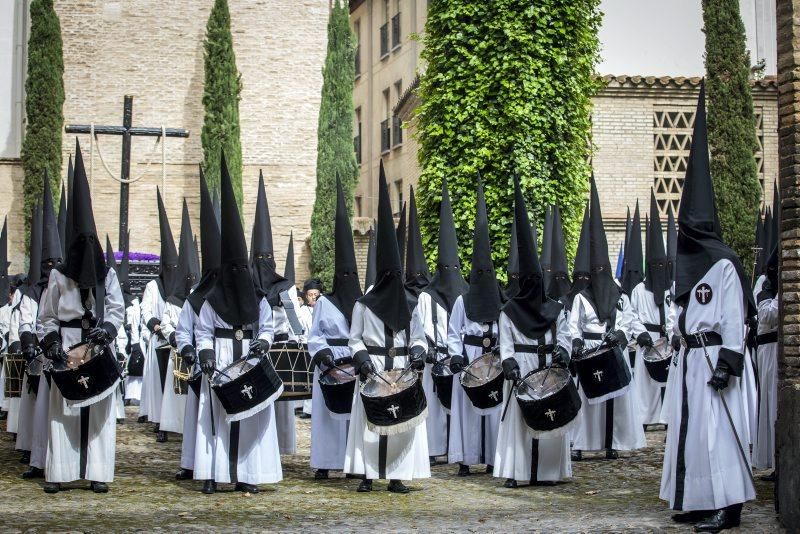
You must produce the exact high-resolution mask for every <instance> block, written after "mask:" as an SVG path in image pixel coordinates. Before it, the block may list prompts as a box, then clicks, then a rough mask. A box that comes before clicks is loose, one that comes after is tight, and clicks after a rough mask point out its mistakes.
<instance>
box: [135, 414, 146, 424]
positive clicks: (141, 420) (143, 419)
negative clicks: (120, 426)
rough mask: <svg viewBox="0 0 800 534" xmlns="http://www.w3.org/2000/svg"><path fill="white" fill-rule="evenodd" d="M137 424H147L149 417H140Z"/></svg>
mask: <svg viewBox="0 0 800 534" xmlns="http://www.w3.org/2000/svg"><path fill="white" fill-rule="evenodd" d="M136 422H137V423H146V422H147V416H146V415H140V416H139V418H138V419H136Z"/></svg>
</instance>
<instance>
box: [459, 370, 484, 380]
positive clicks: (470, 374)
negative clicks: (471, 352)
mask: <svg viewBox="0 0 800 534" xmlns="http://www.w3.org/2000/svg"><path fill="white" fill-rule="evenodd" d="M462 371H463V372H465V373H467V374H468V375H469V376H471V377H472V378H474V379H475V380H477V381H478V382H480V381H481V379H480V378H478V377H477V376H475V375H473V374H472V373H470V372H469V371H467V368H466V367H465V368H464V369H462Z"/></svg>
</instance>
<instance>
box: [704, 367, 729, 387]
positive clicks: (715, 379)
mask: <svg viewBox="0 0 800 534" xmlns="http://www.w3.org/2000/svg"><path fill="white" fill-rule="evenodd" d="M730 379H731V372H730V367H728V364H727V363H725V362H724V361H723V360H719V361H718V362H717V368H716V369H714V374H712V375H711V380H709V381H708V385H709V386H711V387H712V388H714V389H716V390H717V391H722V390H723V389H725V388H726V387H728V381H730Z"/></svg>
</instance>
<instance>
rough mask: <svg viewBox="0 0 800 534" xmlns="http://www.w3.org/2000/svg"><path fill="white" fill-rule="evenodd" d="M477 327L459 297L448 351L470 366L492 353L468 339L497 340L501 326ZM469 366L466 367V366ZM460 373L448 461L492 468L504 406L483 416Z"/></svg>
mask: <svg viewBox="0 0 800 534" xmlns="http://www.w3.org/2000/svg"><path fill="white" fill-rule="evenodd" d="M484 326H485V324H482V323H476V322H475V321H472V320H471V319H470V318H469V317H467V314H466V312H465V311H464V299H463V297H458V298H457V299H456V302H455V304H453V311H452V312H450V322H449V325H448V330H447V351H448V353H449V354H450V356H456V355H460V356H465V357H466V360H468V361H467V362H466V363H468V362H471V361H473V360H475V359H476V358H479V357H480V356H481V355H482V354H483V353H484V352H487V351H488V350H489V349H488V348H485V347H483V346H480V347H477V346H474V345H467V344H465V343H464V336H467V335H472V336H484V335H485V334H489V335H490V337H493V338H495V340H496V339H497V336H498V329H497V322H496V321H495V322H493V323H491V324H490V325H489V332H484V331H483V327H484ZM466 363H465V365H466ZM460 376H461V375H460V373H459V374H458V375H455V376H453V393H452V396H451V397H450V435H449V439H448V446H447V461H448V462H450V463H460V464H464V465H476V464H488V465H491V464H492V463H493V462H494V457H495V452H496V450H497V433H498V429H499V427H500V415H501V411H502V404H501V405H499V406H497V407H495V408H493V409H492V410H491V411H490V412H489V413H485V412H479V411H478V410H477V409H476V408H475V406H473V405H472V401H470V400H469V397H467V394H466V393H465V392H464V388H463V387H461V383H460V381H459V377H460Z"/></svg>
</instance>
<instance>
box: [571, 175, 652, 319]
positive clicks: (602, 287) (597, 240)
mask: <svg viewBox="0 0 800 534" xmlns="http://www.w3.org/2000/svg"><path fill="white" fill-rule="evenodd" d="M590 195H591V196H590V207H589V263H590V266H591V274H590V278H591V282H590V283H589V287H588V288H586V289H585V290H584V292H585V294H586V295H587V296H588V297H589V300H590V302H591V303H592V305H593V306H594V308H595V312H596V313H597V318H598V319H599V320H600V322H605V321H610V322H611V323H612V326H613V320H614V318H615V317H616V311H617V302H618V301H619V297H620V288H619V286H618V285H617V283H616V282H615V281H614V274H613V271H612V270H611V262H610V261H609V260H608V241H607V240H606V231H605V229H604V228H603V214H602V212H601V211H600V197H599V195H598V193H597V185H596V184H595V181H594V176H592V179H591V192H590ZM634 230H635V229H634V228H632V229H631V236H630V239H629V241H631V242H633V241H635V240H636V236H634V235H633V234H634ZM641 235H642V234H641V231H640V232H639V237H638V243H639V260H638V261H639V262H641V254H642V253H641V248H642V247H641V242H642V237H641ZM629 248H630V247H629ZM627 263H628V262H627V261H626V264H627Z"/></svg>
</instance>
